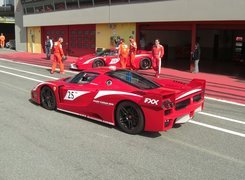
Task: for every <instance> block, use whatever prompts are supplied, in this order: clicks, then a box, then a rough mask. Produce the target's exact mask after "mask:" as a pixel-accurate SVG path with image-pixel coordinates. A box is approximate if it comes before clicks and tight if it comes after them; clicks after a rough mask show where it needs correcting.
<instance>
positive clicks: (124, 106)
mask: <svg viewBox="0 0 245 180" xmlns="http://www.w3.org/2000/svg"><path fill="white" fill-rule="evenodd" d="M115 118H116V123H117V125H118V126H119V128H120V129H122V131H124V132H126V133H129V134H139V133H140V132H142V131H143V130H144V126H145V120H144V115H143V112H142V110H141V108H140V107H139V106H138V105H137V104H135V103H133V102H130V101H123V102H121V103H120V104H119V105H118V106H117V109H116V113H115Z"/></svg>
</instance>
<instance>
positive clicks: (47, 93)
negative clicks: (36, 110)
mask: <svg viewBox="0 0 245 180" xmlns="http://www.w3.org/2000/svg"><path fill="white" fill-rule="evenodd" d="M40 98H41V105H42V107H44V108H45V109H48V110H54V109H56V99H55V95H54V92H53V91H52V89H50V88H49V87H48V86H44V87H43V88H42V89H41V94H40Z"/></svg>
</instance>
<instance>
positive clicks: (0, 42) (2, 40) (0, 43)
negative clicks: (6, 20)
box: [0, 33, 5, 48]
mask: <svg viewBox="0 0 245 180" xmlns="http://www.w3.org/2000/svg"><path fill="white" fill-rule="evenodd" d="M0 46H1V48H4V46H5V36H4V35H3V33H1V36H0Z"/></svg>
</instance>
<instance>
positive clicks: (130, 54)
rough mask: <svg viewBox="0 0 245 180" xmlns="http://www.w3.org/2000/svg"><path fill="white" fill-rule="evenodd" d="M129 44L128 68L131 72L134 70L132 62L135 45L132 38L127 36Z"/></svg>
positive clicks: (135, 50) (135, 49)
mask: <svg viewBox="0 0 245 180" xmlns="http://www.w3.org/2000/svg"><path fill="white" fill-rule="evenodd" d="M129 42H130V46H129V58H130V68H131V70H135V69H136V67H135V63H134V60H135V55H136V52H137V44H136V42H135V40H134V37H133V36H129Z"/></svg>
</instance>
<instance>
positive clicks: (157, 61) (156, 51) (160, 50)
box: [152, 39, 164, 78]
mask: <svg viewBox="0 0 245 180" xmlns="http://www.w3.org/2000/svg"><path fill="white" fill-rule="evenodd" d="M163 56H164V47H163V46H162V45H161V44H160V41H159V39H156V40H155V45H153V47H152V57H153V58H152V67H153V69H154V70H155V71H156V77H157V78H159V74H160V73H161V60H162V57H163Z"/></svg>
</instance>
